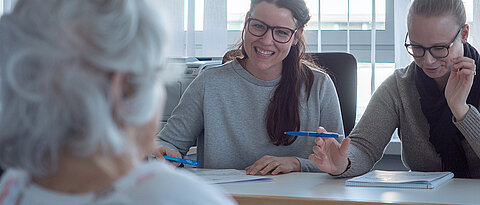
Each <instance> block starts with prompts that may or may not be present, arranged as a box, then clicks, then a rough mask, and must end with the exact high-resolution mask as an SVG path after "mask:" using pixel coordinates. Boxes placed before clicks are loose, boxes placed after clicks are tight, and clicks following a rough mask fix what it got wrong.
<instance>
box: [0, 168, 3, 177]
mask: <svg viewBox="0 0 480 205" xmlns="http://www.w3.org/2000/svg"><path fill="white" fill-rule="evenodd" d="M2 174H3V169H2V168H0V177H2Z"/></svg>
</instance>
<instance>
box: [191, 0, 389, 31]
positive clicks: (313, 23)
mask: <svg viewBox="0 0 480 205" xmlns="http://www.w3.org/2000/svg"><path fill="white" fill-rule="evenodd" d="M348 2H349V3H350V29H351V30H370V29H371V28H372V25H371V17H372V14H371V11H372V3H371V2H372V1H371V0H351V1H349V0H320V6H321V8H320V9H321V10H322V12H321V14H322V16H321V22H322V24H321V29H322V30H346V29H347V20H348ZM306 3H307V6H308V8H309V9H310V15H311V17H312V18H311V20H310V22H309V23H308V25H307V29H308V30H317V28H318V3H319V0H306ZM249 7H250V0H227V29H228V30H241V29H242V28H243V22H244V19H245V15H246V12H247V11H248V9H249ZM376 22H377V29H378V30H384V29H385V0H377V1H376ZM199 24H200V22H199Z"/></svg>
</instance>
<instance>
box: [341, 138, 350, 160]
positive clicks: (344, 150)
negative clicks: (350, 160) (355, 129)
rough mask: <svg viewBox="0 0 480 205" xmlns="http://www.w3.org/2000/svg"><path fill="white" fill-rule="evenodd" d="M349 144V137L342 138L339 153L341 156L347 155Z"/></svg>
mask: <svg viewBox="0 0 480 205" xmlns="http://www.w3.org/2000/svg"><path fill="white" fill-rule="evenodd" d="M349 145H350V137H347V138H345V139H344V140H343V142H342V144H341V145H340V153H341V154H342V155H343V156H348V147H349Z"/></svg>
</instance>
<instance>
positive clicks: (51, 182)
mask: <svg viewBox="0 0 480 205" xmlns="http://www.w3.org/2000/svg"><path fill="white" fill-rule="evenodd" d="M153 3H154V2H153V1H147V0H135V1H134V0H68V1H65V0H42V1H38V0H23V1H20V2H18V4H17V5H16V7H15V9H14V11H13V12H12V13H11V14H8V15H5V16H3V17H2V18H1V20H0V99H1V101H0V106H1V107H0V112H1V113H0V130H1V132H0V163H1V166H2V167H8V170H7V171H6V173H5V174H4V176H3V178H2V182H1V186H0V204H29V205H32V204H50V205H53V204H233V202H232V200H231V198H229V197H228V196H225V195H224V194H223V193H221V192H220V191H219V190H217V189H216V188H215V187H212V186H210V185H206V184H204V183H202V182H201V181H199V180H198V179H197V178H195V176H192V175H191V174H187V173H184V172H181V171H177V170H174V168H173V167H172V166H170V165H169V164H168V163H166V162H163V161H157V162H149V163H143V159H144V158H145V156H146V155H147V154H148V153H150V152H151V151H152V149H153V145H154V138H155V133H156V132H157V127H158V122H159V115H160V111H161V110H162V108H163V103H164V100H165V92H164V88H163V84H162V82H163V80H162V79H165V74H164V72H163V70H162V69H161V68H162V56H164V55H165V53H164V47H165V46H164V44H165V43H166V39H165V38H166V36H165V34H166V31H165V29H164V25H163V23H162V22H161V20H162V19H163V18H161V17H160V16H158V14H159V13H161V11H159V10H157V9H158V8H159V5H152V4H153ZM162 187H163V188H162ZM180 193H189V195H190V197H181V196H180Z"/></svg>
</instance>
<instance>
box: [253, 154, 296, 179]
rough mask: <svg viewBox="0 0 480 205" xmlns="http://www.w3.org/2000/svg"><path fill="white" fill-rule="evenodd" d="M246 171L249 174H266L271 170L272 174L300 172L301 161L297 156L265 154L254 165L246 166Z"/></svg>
mask: <svg viewBox="0 0 480 205" xmlns="http://www.w3.org/2000/svg"><path fill="white" fill-rule="evenodd" d="M245 171H246V172H247V174H248V175H257V174H260V175H266V174H268V173H269V172H271V174H272V175H277V174H279V173H283V174H285V173H289V172H299V171H300V161H298V159H297V158H295V157H274V156H268V155H265V156H263V157H262V158H260V159H259V160H257V161H256V162H255V163H254V164H253V165H250V166H249V167H247V168H245Z"/></svg>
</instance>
